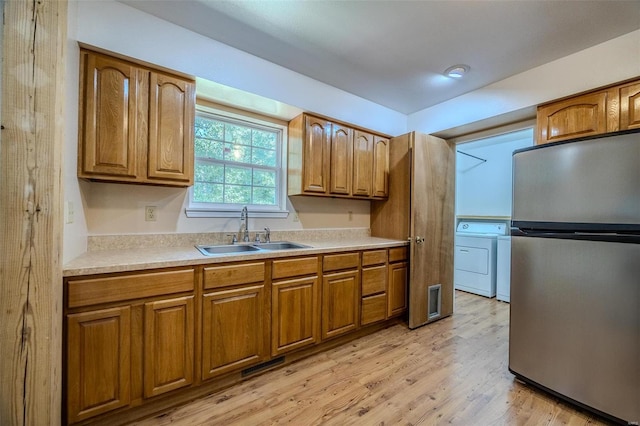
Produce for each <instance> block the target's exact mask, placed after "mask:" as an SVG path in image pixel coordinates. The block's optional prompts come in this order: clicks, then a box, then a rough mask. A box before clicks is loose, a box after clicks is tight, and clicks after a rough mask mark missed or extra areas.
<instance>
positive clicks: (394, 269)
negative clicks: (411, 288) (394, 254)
mask: <svg viewBox="0 0 640 426" xmlns="http://www.w3.org/2000/svg"><path fill="white" fill-rule="evenodd" d="M408 272H409V269H408V266H407V262H400V263H391V264H389V291H388V294H387V301H388V304H387V316H388V317H392V316H396V315H400V314H401V313H403V312H404V311H405V310H406V309H407V277H408Z"/></svg>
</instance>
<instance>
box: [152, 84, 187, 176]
mask: <svg viewBox="0 0 640 426" xmlns="http://www.w3.org/2000/svg"><path fill="white" fill-rule="evenodd" d="M149 86H150V89H149V90H150V92H149V158H148V167H149V168H148V177H149V179H150V180H152V181H153V180H155V179H160V180H168V181H178V182H181V183H183V184H184V185H185V186H187V185H192V184H193V127H194V115H195V90H194V86H195V85H194V84H193V83H192V82H190V81H185V80H183V79H180V78H178V77H174V76H170V75H165V74H160V73H156V72H152V73H151V78H150V85H149Z"/></svg>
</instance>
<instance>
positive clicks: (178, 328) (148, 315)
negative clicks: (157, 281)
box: [143, 296, 195, 398]
mask: <svg viewBox="0 0 640 426" xmlns="http://www.w3.org/2000/svg"><path fill="white" fill-rule="evenodd" d="M194 327H195V319H194V311H193V296H186V297H180V298H176V299H171V300H160V301H154V302H148V303H145V305H144V361H143V365H144V397H145V398H149V397H152V396H156V395H161V394H163V393H165V392H169V391H172V390H175V389H179V388H182V387H185V386H189V385H190V384H192V383H193V371H194V368H193V355H194V343H193V342H194V340H193V339H194Z"/></svg>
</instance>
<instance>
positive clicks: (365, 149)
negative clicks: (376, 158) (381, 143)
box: [352, 130, 373, 197]
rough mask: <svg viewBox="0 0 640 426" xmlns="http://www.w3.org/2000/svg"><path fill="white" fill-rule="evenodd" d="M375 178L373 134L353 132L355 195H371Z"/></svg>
mask: <svg viewBox="0 0 640 426" xmlns="http://www.w3.org/2000/svg"><path fill="white" fill-rule="evenodd" d="M372 179H373V135H372V134H370V133H365V132H361V131H359V130H356V131H355V132H354V134H353V191H352V193H353V195H362V196H364V197H369V196H371V189H372V187H373V184H372Z"/></svg>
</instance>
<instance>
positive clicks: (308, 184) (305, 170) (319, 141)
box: [302, 116, 331, 193]
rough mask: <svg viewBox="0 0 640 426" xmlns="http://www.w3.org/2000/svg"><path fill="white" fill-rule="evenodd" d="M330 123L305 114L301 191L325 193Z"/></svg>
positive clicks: (327, 175) (327, 186)
mask: <svg viewBox="0 0 640 426" xmlns="http://www.w3.org/2000/svg"><path fill="white" fill-rule="evenodd" d="M330 137H331V123H330V122H328V121H327V120H322V119H320V118H316V117H311V116H305V139H304V148H303V155H302V157H303V164H302V191H303V192H311V193H327V192H328V190H329V161H330V152H331V141H330Z"/></svg>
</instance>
